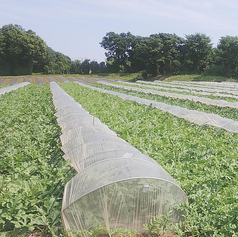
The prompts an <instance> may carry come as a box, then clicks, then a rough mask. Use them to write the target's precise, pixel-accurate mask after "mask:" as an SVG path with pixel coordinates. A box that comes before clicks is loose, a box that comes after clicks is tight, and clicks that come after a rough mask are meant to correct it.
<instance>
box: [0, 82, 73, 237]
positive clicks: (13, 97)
mask: <svg viewBox="0 0 238 237" xmlns="http://www.w3.org/2000/svg"><path fill="white" fill-rule="evenodd" d="M0 111H1V116H0V125H1V130H0V137H1V139H0V216H1V218H0V235H1V234H2V235H3V233H5V234H6V235H7V234H12V235H13V236H17V235H27V232H31V231H34V230H36V229H38V230H42V232H43V233H47V232H49V233H51V234H55V235H58V233H59V231H60V230H61V229H62V228H63V227H62V223H61V218H60V209H61V199H62V188H63V185H64V184H65V183H66V182H67V181H68V180H69V179H70V178H71V177H72V175H73V174H72V175H70V176H69V177H68V178H66V176H67V172H68V171H69V168H70V166H69V163H68V162H65V161H63V159H62V154H60V155H59V156H58V157H57V158H56V159H54V160H53V157H54V156H55V153H56V151H58V150H59V149H60V146H61V144H60V140H59V139H58V138H57V137H58V136H59V133H60V128H59V126H58V125H57V122H56V117H55V116H54V113H55V108H54V106H53V104H52V95H51V92H50V88H49V85H28V86H25V87H23V88H20V89H17V90H15V91H12V92H9V93H6V94H4V95H1V96H0ZM60 156H61V157H60ZM51 160H52V162H51V163H50V161H51ZM58 160H61V162H58ZM57 162H58V164H57V165H56V163H57Z"/></svg>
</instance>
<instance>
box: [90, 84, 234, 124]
mask: <svg viewBox="0 0 238 237" xmlns="http://www.w3.org/2000/svg"><path fill="white" fill-rule="evenodd" d="M94 86H95V87H100V88H104V89H107V90H112V91H117V92H121V93H124V94H129V95H134V96H138V97H141V98H145V99H149V100H154V101H158V102H163V103H166V104H170V105H178V106H181V107H183V108H187V109H191V110H197V111H201V112H206V113H213V114H218V115H220V116H221V117H224V118H230V119H233V120H237V118H238V110H237V109H236V108H230V107H219V106H214V105H206V104H204V103H201V102H194V101H192V100H188V99H179V98H172V97H167V96H160V95H156V94H151V93H146V92H139V91H133V90H130V89H123V88H116V87H113V86H107V85H102V84H99V83H95V84H94Z"/></svg>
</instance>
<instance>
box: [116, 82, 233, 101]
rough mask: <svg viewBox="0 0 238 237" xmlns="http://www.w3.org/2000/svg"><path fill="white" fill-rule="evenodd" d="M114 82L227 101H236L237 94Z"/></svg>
mask: <svg viewBox="0 0 238 237" xmlns="http://www.w3.org/2000/svg"><path fill="white" fill-rule="evenodd" d="M114 83H115V84H119V85H127V86H128V85H129V86H130V87H136V88H142V89H149V88H151V89H153V90H155V91H160V92H167V93H173V94H181V95H189V96H198V97H204V98H210V99H213V100H225V101H228V102H237V101H238V96H235V95H227V94H222V93H217V92H215V91H214V92H213V93H212V92H204V91H197V90H193V89H191V88H190V89H178V88H171V87H165V86H163V85H162V86H161V85H154V84H158V83H154V84H153V85H150V84H149V83H146V84H144V83H140V82H139V81H137V83H126V82H114Z"/></svg>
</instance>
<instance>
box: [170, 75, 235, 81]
mask: <svg viewBox="0 0 238 237" xmlns="http://www.w3.org/2000/svg"><path fill="white" fill-rule="evenodd" d="M166 81H214V82H221V81H230V82H231V81H234V82H237V79H232V78H228V77H222V76H206V75H198V74H191V75H186V74H185V75H175V76H170V77H168V78H167V79H166Z"/></svg>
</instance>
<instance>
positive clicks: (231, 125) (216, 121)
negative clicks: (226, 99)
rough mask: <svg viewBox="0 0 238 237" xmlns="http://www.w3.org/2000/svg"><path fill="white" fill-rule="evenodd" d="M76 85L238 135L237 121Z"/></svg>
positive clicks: (128, 95)
mask: <svg viewBox="0 0 238 237" xmlns="http://www.w3.org/2000/svg"><path fill="white" fill-rule="evenodd" d="M76 83H77V84H79V85H81V86H84V87H87V88H90V89H92V90H97V91H100V92H102V93H107V94H111V95H115V96H118V97H120V98H122V99H123V100H131V101H136V102H137V103H139V104H143V105H148V106H149V105H151V106H153V107H155V108H157V109H160V110H161V111H164V112H168V113H170V114H173V115H174V116H176V117H178V118H182V119H186V120H188V121H189V122H191V123H195V124H198V125H199V126H203V125H210V126H214V127H217V128H218V131H219V130H220V129H224V130H227V131H229V132H232V133H238V121H236V120H233V119H228V118H223V117H221V116H219V115H217V114H212V113H205V112H200V111H197V110H190V109H187V108H182V107H180V106H176V105H169V104H165V103H163V102H158V101H154V100H148V99H144V98H140V97H137V96H133V95H130V94H123V93H120V92H116V91H110V90H106V89H102V88H98V87H93V86H90V85H86V84H84V83H80V82H76Z"/></svg>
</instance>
